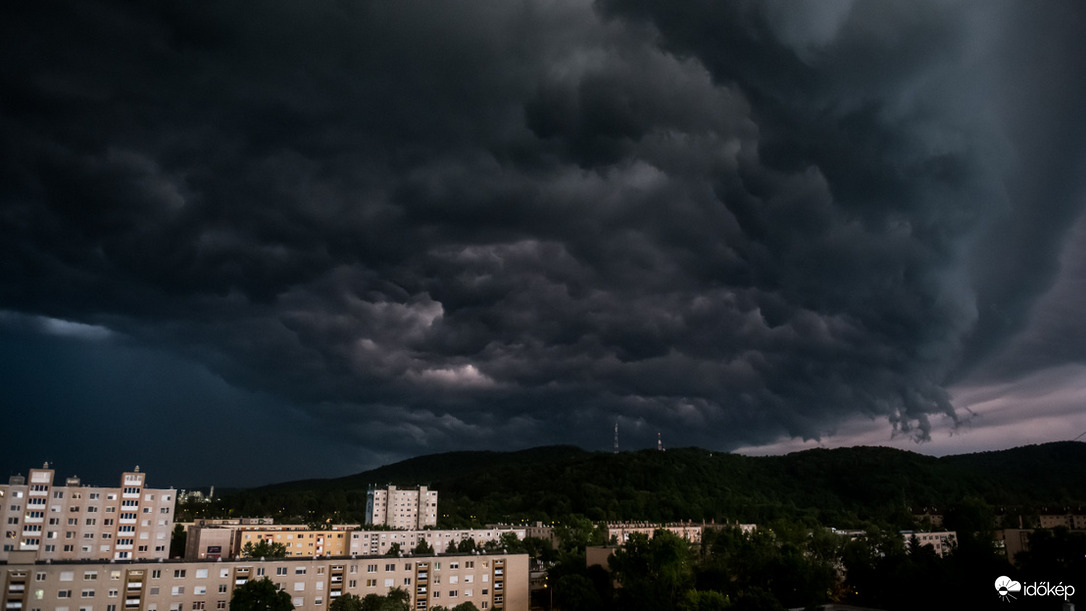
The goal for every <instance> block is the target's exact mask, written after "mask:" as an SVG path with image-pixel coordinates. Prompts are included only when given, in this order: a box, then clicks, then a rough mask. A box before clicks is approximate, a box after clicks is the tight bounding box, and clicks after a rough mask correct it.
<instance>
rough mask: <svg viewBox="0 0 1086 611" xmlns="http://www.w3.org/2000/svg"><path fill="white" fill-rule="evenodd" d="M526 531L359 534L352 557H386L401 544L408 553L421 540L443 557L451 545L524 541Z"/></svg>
mask: <svg viewBox="0 0 1086 611" xmlns="http://www.w3.org/2000/svg"><path fill="white" fill-rule="evenodd" d="M526 532H527V529H526V528H524V527H514V526H510V527H502V526H496V527H493V528H472V529H465V530H419V529H412V530H359V531H354V532H352V533H351V539H350V546H349V548H348V553H349V554H356V555H359V556H361V555H383V554H387V553H388V550H389V548H391V547H392V544H393V543H399V544H400V550H401V551H404V552H408V551H410V550H412V549H414V548H415V547H416V546H417V545H418V544H419V539H422V540H424V541H426V543H427V545H429V546H430V547H432V548H433V550H434V551H435V552H437V553H439V554H440V553H442V552H444V551H445V550H446V549H448V547H449V543H454V544H455V543H459V542H460V541H463V540H464V539H474V540H475V544H476V545H484V544H486V543H488V542H490V541H498V540H500V539H501V537H502V535H505V534H507V533H512V534H514V535H515V536H516V537H517V538H518V539H521V540H523V539H524V536H525V533H526Z"/></svg>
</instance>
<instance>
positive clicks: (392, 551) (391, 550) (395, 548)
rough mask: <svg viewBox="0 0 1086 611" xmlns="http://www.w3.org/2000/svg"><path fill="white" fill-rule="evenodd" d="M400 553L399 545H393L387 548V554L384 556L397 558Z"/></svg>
mask: <svg viewBox="0 0 1086 611" xmlns="http://www.w3.org/2000/svg"><path fill="white" fill-rule="evenodd" d="M402 551H403V550H402V549H401V548H400V544H399V543H393V544H392V545H390V546H388V553H387V554H385V555H386V556H399V555H400V553H401V552H402Z"/></svg>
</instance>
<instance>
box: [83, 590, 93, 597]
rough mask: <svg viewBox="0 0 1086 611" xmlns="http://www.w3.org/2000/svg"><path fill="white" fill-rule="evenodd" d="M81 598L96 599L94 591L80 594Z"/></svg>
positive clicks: (84, 591)
mask: <svg viewBox="0 0 1086 611" xmlns="http://www.w3.org/2000/svg"><path fill="white" fill-rule="evenodd" d="M80 596H81V597H83V598H94V590H83V592H81V593H80Z"/></svg>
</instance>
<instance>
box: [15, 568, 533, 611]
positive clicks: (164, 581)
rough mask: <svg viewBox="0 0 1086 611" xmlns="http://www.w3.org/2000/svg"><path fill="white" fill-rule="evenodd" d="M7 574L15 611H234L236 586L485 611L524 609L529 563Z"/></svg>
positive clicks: (300, 601)
mask: <svg viewBox="0 0 1086 611" xmlns="http://www.w3.org/2000/svg"><path fill="white" fill-rule="evenodd" d="M17 556H26V558H27V559H26V560H22V561H20V560H19V559H17V560H16V561H15V562H9V563H8V564H7V565H6V566H0V586H2V587H3V590H2V593H3V594H2V595H3V601H2V602H3V608H4V609H5V610H10V611H118V610H121V609H123V610H125V611H190V610H193V611H199V610H204V609H228V608H229V605H230V597H231V595H232V592H233V590H234V588H235V587H237V586H239V585H242V584H244V583H246V582H247V581H249V580H251V579H265V578H267V579H270V580H271V581H273V582H274V583H275V584H276V585H277V586H278V587H279V589H281V590H283V591H285V592H287V593H288V594H290V595H291V598H292V599H293V602H294V606H295V608H296V609H299V610H303V611H309V610H312V611H318V610H322V609H327V607H328V604H329V603H330V602H331V601H332V600H333V599H335V598H336V597H337V596H341V595H343V594H354V595H357V596H359V597H365V596H366V595H367V594H378V595H385V594H387V593H388V592H389V591H390V590H391V589H392V588H394V587H398V588H402V589H404V590H405V591H406V592H407V593H408V594H409V596H410V606H411V609H415V610H418V611H423V610H425V609H430V608H432V607H435V606H438V605H441V606H445V607H449V608H452V607H455V606H456V605H459V604H461V603H464V602H471V603H473V604H474V605H475V606H476V607H477V608H479V609H480V610H481V611H492V610H504V611H527V609H528V604H529V596H528V556H527V555H523V554H521V555H461V556H451V555H450V556H442V557H421V556H420V557H413V558H334V559H328V558H326V559H283V560H266V561H258V560H257V561H254V560H251V559H246V560H237V561H217V562H215V561H212V562H180V561H174V562H166V561H163V562H113V563H103V562H69V563H53V564H42V563H35V562H33V561H32V560H30V558H29V555H28V554H17Z"/></svg>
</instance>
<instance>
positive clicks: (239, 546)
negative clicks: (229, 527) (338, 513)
mask: <svg viewBox="0 0 1086 611" xmlns="http://www.w3.org/2000/svg"><path fill="white" fill-rule="evenodd" d="M350 538H351V533H350V531H346V530H340V529H334V530H308V529H307V530H278V531H277V530H244V531H239V532H238V536H237V538H236V540H235V547H234V557H239V556H241V554H242V551H243V550H244V549H245V544H246V543H252V544H253V545H256V544H257V543H258V542H260V541H261V540H264V541H268V542H270V543H281V544H283V545H284V546H285V547H286V548H287V556H288V557H301V556H309V557H313V556H347V555H349V552H348V547H349V542H350Z"/></svg>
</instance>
